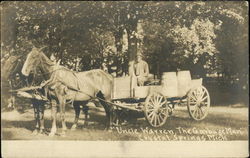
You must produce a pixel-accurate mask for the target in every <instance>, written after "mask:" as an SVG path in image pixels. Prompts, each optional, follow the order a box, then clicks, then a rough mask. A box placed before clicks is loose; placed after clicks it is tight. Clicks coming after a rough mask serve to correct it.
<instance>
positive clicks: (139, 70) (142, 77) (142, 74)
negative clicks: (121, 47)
mask: <svg viewBox="0 0 250 158" xmlns="http://www.w3.org/2000/svg"><path fill="white" fill-rule="evenodd" d="M130 71H131V72H130V74H132V75H134V76H136V78H137V83H138V85H139V86H143V85H144V83H145V82H146V81H147V80H148V76H149V68H148V64H147V62H146V61H144V60H142V55H141V54H138V55H137V56H136V61H135V62H134V63H133V64H132V66H131V70H130Z"/></svg>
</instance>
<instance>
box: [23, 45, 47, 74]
mask: <svg viewBox="0 0 250 158" xmlns="http://www.w3.org/2000/svg"><path fill="white" fill-rule="evenodd" d="M43 48H44V47H42V48H40V49H38V48H35V47H34V48H33V49H32V50H31V52H30V53H29V54H28V55H27V58H26V60H25V62H24V65H23V68H22V71H21V72H22V74H23V75H24V76H29V74H30V72H31V71H34V70H35V69H36V68H37V67H38V66H39V65H40V64H41V63H42V61H48V62H49V63H50V64H51V61H50V60H49V59H48V58H47V57H46V56H45V54H43V53H42V52H41V50H42V49H43Z"/></svg>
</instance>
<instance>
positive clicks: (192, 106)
mask: <svg viewBox="0 0 250 158" xmlns="http://www.w3.org/2000/svg"><path fill="white" fill-rule="evenodd" d="M187 107H188V113H189V115H190V117H192V118H193V119H194V120H197V121H200V120H203V119H204V118H205V117H206V116H207V114H208V109H209V107H210V96H209V93H208V91H207V89H206V88H205V87H203V86H200V87H197V88H194V89H192V90H191V91H190V92H189V94H188V98H187Z"/></svg>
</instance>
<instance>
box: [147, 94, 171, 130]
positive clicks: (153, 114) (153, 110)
mask: <svg viewBox="0 0 250 158" xmlns="http://www.w3.org/2000/svg"><path fill="white" fill-rule="evenodd" d="M144 114H145V117H146V119H147V121H148V123H149V124H150V125H151V126H152V127H161V126H163V125H164V124H165V123H166V121H167V117H168V106H167V98H166V97H164V96H163V95H162V94H160V93H152V94H150V95H149V96H148V97H147V99H146V102H145V108H144Z"/></svg>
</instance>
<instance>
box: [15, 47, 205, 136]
mask: <svg viewBox="0 0 250 158" xmlns="http://www.w3.org/2000/svg"><path fill="white" fill-rule="evenodd" d="M36 69H40V70H41V72H42V74H43V76H45V77H46V78H47V79H46V80H45V81H44V82H42V83H41V85H40V86H37V87H27V88H23V89H19V90H15V91H22V92H23V93H21V94H20V95H23V94H25V95H26V94H27V95H28V96H30V95H29V94H28V93H26V91H29V90H36V89H40V90H41V91H42V93H44V95H45V96H44V97H42V98H40V100H41V99H43V98H45V100H48V101H49V102H50V103H51V111H52V121H53V123H52V128H51V132H50V136H53V135H55V133H56V129H57V128H56V113H57V106H59V109H60V114H61V118H62V127H63V133H64V134H65V131H66V129H67V127H66V123H65V104H66V101H67V100H68V101H71V103H72V104H73V107H74V109H75V121H74V124H73V126H72V128H73V129H74V128H75V127H77V123H78V119H79V114H80V111H79V110H80V108H79V105H78V102H79V103H84V102H86V101H90V100H93V99H98V100H99V101H100V103H101V105H102V106H103V108H104V109H105V112H106V116H107V118H108V119H107V124H106V127H107V128H109V127H110V125H111V123H113V124H119V121H121V115H120V114H122V112H123V111H128V110H129V111H131V110H132V111H137V112H139V113H140V114H142V113H144V116H145V118H146V119H147V120H148V123H149V124H150V125H151V126H153V127H160V126H162V125H164V124H165V123H166V120H167V118H168V116H169V115H170V114H171V113H172V110H173V109H174V106H175V105H176V104H180V103H186V104H187V107H188V112H189V115H190V116H191V117H192V118H193V119H195V120H202V119H204V118H205V117H206V116H207V114H208V109H209V107H210V97H209V93H208V91H207V89H206V88H205V87H204V86H202V79H197V80H192V79H191V75H190V72H189V71H179V72H177V73H176V72H166V73H163V76H162V80H161V83H159V84H158V85H154V84H153V85H152V84H147V85H145V86H138V85H137V79H136V77H135V76H126V77H118V78H113V77H112V76H111V75H110V74H108V73H106V72H104V71H102V70H100V69H97V70H90V71H85V72H74V71H71V70H69V69H67V68H65V67H63V66H60V65H58V64H55V63H53V62H52V61H50V59H48V57H46V55H45V54H44V53H42V52H40V50H37V49H32V51H31V52H30V53H29V54H28V56H27V59H26V61H25V63H24V66H23V68H22V74H23V75H24V76H29V74H30V72H31V71H35V70H36ZM42 95H43V94H42ZM32 98H34V97H33V96H32ZM36 99H38V100H39V98H37V97H36ZM36 107H39V106H34V108H36ZM113 107H114V108H113ZM38 111H39V110H38ZM40 113H41V114H42V115H43V110H42V111H40ZM36 120H38V121H37V123H38V125H39V121H40V127H39V128H40V129H41V130H43V129H44V125H43V122H44V121H43V117H42V118H36Z"/></svg>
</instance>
